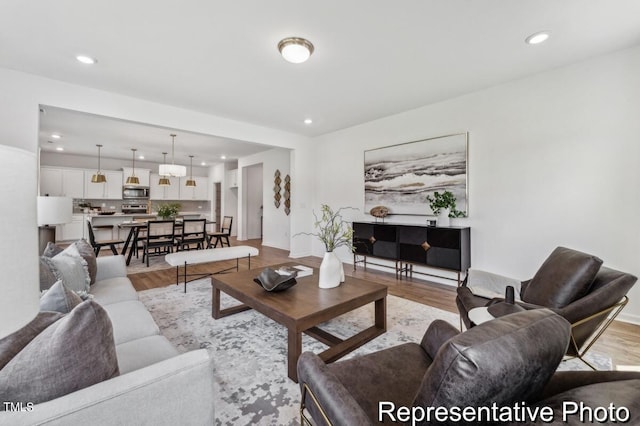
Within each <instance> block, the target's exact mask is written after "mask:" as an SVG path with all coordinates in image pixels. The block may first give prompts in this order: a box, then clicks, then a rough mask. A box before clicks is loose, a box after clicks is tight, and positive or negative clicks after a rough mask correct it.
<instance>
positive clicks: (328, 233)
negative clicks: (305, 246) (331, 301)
mask: <svg viewBox="0 0 640 426" xmlns="http://www.w3.org/2000/svg"><path fill="white" fill-rule="evenodd" d="M347 209H353V210H357V209H354V208H353V207H341V208H339V209H338V210H336V211H333V209H332V208H331V207H329V206H328V205H327V204H323V205H322V207H321V212H322V215H321V216H320V218H318V215H317V214H316V212H315V211H314V212H313V216H314V218H315V222H314V226H315V228H316V229H317V232H301V233H300V234H303V235H312V236H314V237H317V238H318V239H319V240H320V241H322V243H323V244H324V248H325V250H326V252H325V254H324V258H323V259H322V263H321V264H320V276H319V279H318V286H319V287H320V288H333V287H337V286H338V285H340V283H341V282H344V269H343V267H342V262H340V259H338V256H336V254H335V253H334V251H335V250H336V249H337V248H338V247H342V246H345V247H348V248H349V250H351V251H353V228H352V227H351V224H350V223H349V222H347V221H345V220H344V218H343V217H342V214H341V212H342V211H343V210H347ZM296 235H299V234H296Z"/></svg>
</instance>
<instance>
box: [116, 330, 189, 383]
mask: <svg viewBox="0 0 640 426" xmlns="http://www.w3.org/2000/svg"><path fill="white" fill-rule="evenodd" d="M116 353H117V355H118V367H120V374H126V373H128V372H130V371H134V370H139V369H141V368H143V367H146V366H148V365H151V364H155V363H156V362H160V361H164V360H165V359H169V358H173V357H174V356H176V355H178V354H179V352H178V350H177V349H176V348H175V347H174V346H173V345H172V344H171V343H169V341H168V340H167V338H166V337H164V336H162V335H155V336H149V337H143V338H141V339H136V340H131V341H130V342H126V343H122V344H121V345H118V346H116Z"/></svg>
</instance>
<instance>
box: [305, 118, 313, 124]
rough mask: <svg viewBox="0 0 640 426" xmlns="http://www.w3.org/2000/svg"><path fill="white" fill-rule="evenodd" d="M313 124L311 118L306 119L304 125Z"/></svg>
mask: <svg viewBox="0 0 640 426" xmlns="http://www.w3.org/2000/svg"><path fill="white" fill-rule="evenodd" d="M311 123H313V120H312V119H310V118H305V119H304V124H311Z"/></svg>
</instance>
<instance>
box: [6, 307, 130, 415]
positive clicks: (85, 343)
mask: <svg viewBox="0 0 640 426" xmlns="http://www.w3.org/2000/svg"><path fill="white" fill-rule="evenodd" d="M118 374H119V369H118V361H117V358H116V348H115V343H114V340H113V328H112V326H111V321H110V320H109V317H108V316H107V313H106V312H105V310H104V309H103V308H102V307H101V306H100V305H98V304H97V303H95V302H93V301H91V300H87V301H86V302H82V303H81V304H79V305H78V306H76V307H75V309H74V310H73V311H71V312H70V313H69V314H67V315H66V316H65V317H64V318H62V319H60V320H58V321H56V322H55V323H53V324H52V325H50V326H49V327H47V328H46V329H45V330H44V331H42V332H41V333H40V334H38V335H37V336H36V337H35V338H34V339H33V340H32V341H31V342H30V343H29V344H28V345H27V346H25V347H24V349H22V350H21V351H20V352H19V353H18V354H17V355H16V356H15V357H13V359H12V360H11V361H9V362H8V363H7V365H5V366H4V368H3V369H2V370H0V401H10V402H13V403H18V402H22V403H27V402H32V403H34V404H38V403H41V402H45V401H50V400H52V399H55V398H58V397H61V396H63V395H66V394H69V393H71V392H75V391H77V390H80V389H83V388H86V387H88V386H91V385H94V384H96V383H99V382H102V381H104V380H108V379H111V378H112V377H115V376H117V375H118ZM0 409H4V407H3V406H2V407H0Z"/></svg>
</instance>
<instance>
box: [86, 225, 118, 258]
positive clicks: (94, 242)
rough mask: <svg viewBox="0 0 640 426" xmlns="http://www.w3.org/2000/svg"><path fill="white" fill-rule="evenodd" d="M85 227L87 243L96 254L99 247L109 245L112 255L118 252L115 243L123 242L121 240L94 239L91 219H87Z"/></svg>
mask: <svg viewBox="0 0 640 426" xmlns="http://www.w3.org/2000/svg"><path fill="white" fill-rule="evenodd" d="M87 229H88V230H89V243H90V244H91V247H93V250H94V252H95V253H96V256H98V254H99V253H100V249H101V248H102V247H109V248H110V249H111V252H112V253H113V255H114V256H116V255H117V254H118V250H117V249H116V245H118V244H124V241H123V240H118V239H111V240H96V236H95V234H94V232H93V225H91V221H90V220H87Z"/></svg>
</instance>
